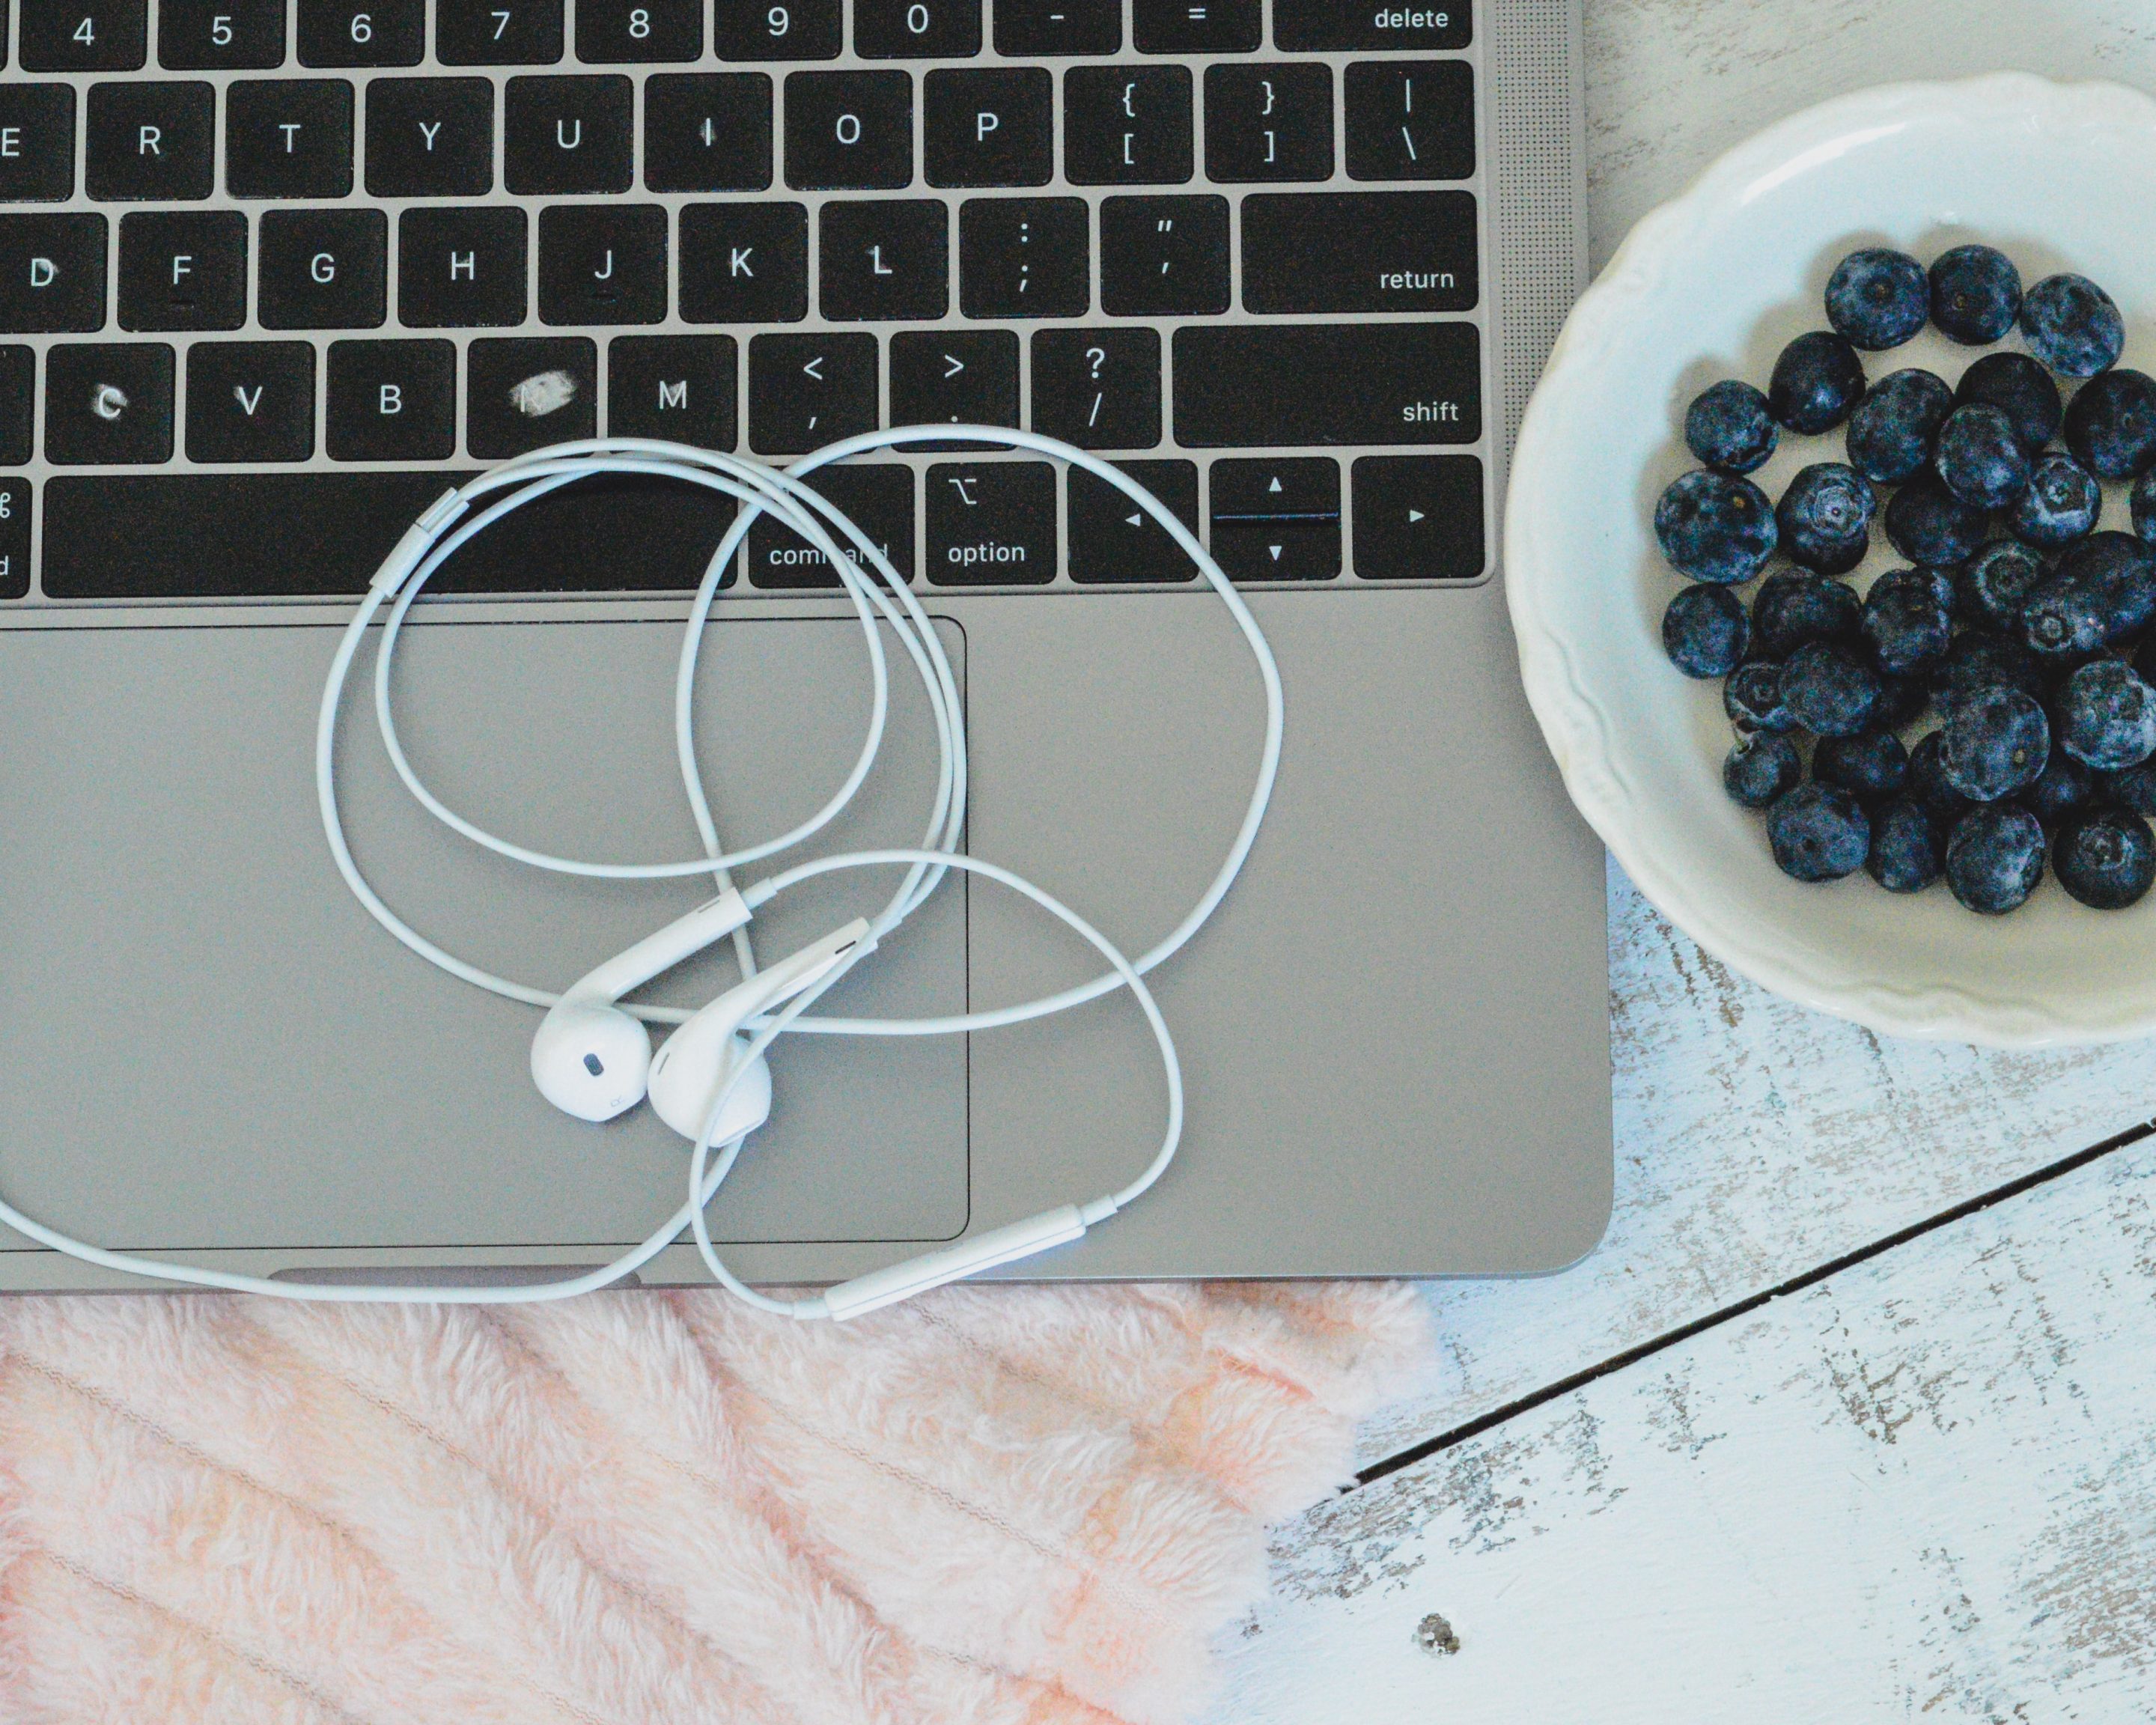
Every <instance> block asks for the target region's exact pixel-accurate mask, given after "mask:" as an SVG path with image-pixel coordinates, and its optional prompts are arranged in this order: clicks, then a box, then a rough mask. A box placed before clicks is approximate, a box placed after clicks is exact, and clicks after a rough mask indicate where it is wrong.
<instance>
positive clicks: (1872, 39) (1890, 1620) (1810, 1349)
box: [1210, 0, 2156, 1725]
mask: <svg viewBox="0 0 2156 1725" xmlns="http://www.w3.org/2000/svg"><path fill="white" fill-rule="evenodd" d="M1486 3H1498V4H1501V3H1502V0H1486ZM1587 48H1588V82H1589V94H1588V126H1589V156H1590V173H1591V193H1590V195H1591V202H1592V211H1593V220H1594V253H1595V257H1596V259H1597V261H1598V262H1599V260H1601V259H1606V258H1607V257H1608V256H1609V253H1610V251H1611V250H1612V249H1614V246H1615V244H1616V243H1617V241H1618V240H1619V239H1620V238H1621V237H1622V236H1623V234H1624V233H1625V230H1626V229H1627V228H1629V227H1630V225H1631V223H1633V222H1634V221H1635V220H1636V219H1637V218H1639V217H1640V215H1641V214H1643V213H1645V211H1647V210H1648V209H1650V208H1652V207H1653V206H1654V205H1655V204H1656V203H1660V202H1661V200H1662V199H1664V198H1667V197H1669V196H1671V194H1672V193H1675V192H1676V191H1677V190H1679V189H1680V188H1681V187H1682V186H1683V185H1684V184H1685V183H1686V182H1687V181H1688V180H1689V179H1690V178H1691V176H1692V175H1693V174H1694V173H1696V172H1697V171H1698V169H1699V168H1700V167H1702V166H1703V165H1704V164H1705V163H1706V162H1707V161H1708V160H1709V159H1711V158H1712V157H1713V156H1714V155H1715V154H1716V153H1717V152H1718V151H1720V150H1722V148H1724V147H1725V146H1727V145H1729V144H1731V143H1732V142H1734V141H1737V140H1738V138H1740V137H1742V136H1744V135H1746V134H1747V133H1748V132H1750V131H1753V130H1755V129H1756V128H1758V126H1762V125H1764V124H1765V123H1767V122H1768V121H1771V120H1774V119H1775V118H1777V117H1779V116H1781V115H1783V114H1785V113H1788V112H1790V111H1792V110H1795V109H1797V108H1800V107H1804V106H1806V105H1809V104H1810V103H1812V102H1814V101H1816V100H1820V99H1822V98H1824V97H1825V96H1828V95H1834V94H1836V93H1838V92H1840V91H1842V90H1851V89H1855V88H1858V87H1860V86H1861V85H1866V84H1872V83H1878V82H1882V81H1886V80H1893V79H1898V78H1917V77H1950V76H1957V75H1960V74H1967V73H1973V72H1978V71H1984V70H1989V69H1996V68H1999V67H2014V68H2019V69H2025V70H2031V71H2039V72H2044V73H2047V74H2051V75H2055V76H2060V77H2107V78H2113V79H2117V80H2122V81H2124V82H2128V83H2133V84H2137V85H2141V86H2143V87H2144V88H2148V89H2151V90H2156V3H2152V0H2042V3H2037V4H2030V3H2028V0H1806V3H1804V4H1802V5H1798V4H1792V3H1789V0H1587ZM2150 218H2151V213H2150V212H2147V211H2138V212H2126V211H2122V212H2121V219H2122V220H2133V221H2138V222H2141V223H2147V222H2148V220H2149V219H2150ZM1609 911H1610V929H1609V942H1610V988H1611V993H1612V1004H1613V1008H1614V1030H1613V1037H1614V1055H1615V1066H1616V1078H1615V1084H1616V1117H1617V1203H1616V1214H1615V1217H1614V1220H1613V1221H1612V1223H1611V1225H1610V1230H1609V1235H1608V1238H1607V1239H1606V1240H1604V1242H1603V1244H1602V1245H1601V1247H1600V1248H1599V1250H1597V1251H1595V1252H1594V1254H1593V1255H1591V1256H1590V1257H1589V1259H1588V1260H1586V1262H1584V1264H1582V1265H1581V1266H1578V1268H1577V1269H1575V1270H1573V1271H1570V1272H1569V1273H1568V1274H1566V1275H1564V1276H1558V1277H1553V1278H1550V1279H1548V1280H1543V1281H1523V1282H1499V1283H1491V1282H1484V1283H1463V1284H1439V1285H1435V1286H1433V1287H1432V1288H1431V1289H1430V1292H1429V1296H1428V1297H1429V1301H1430V1310H1431V1313H1432V1316H1433V1318H1434V1320H1435V1325H1436V1329H1437V1333H1438V1336H1439V1338H1440V1352H1441V1355H1442V1358H1441V1363H1440V1368H1438V1369H1437V1370H1436V1371H1435V1373H1433V1375H1432V1377H1431V1379H1430V1381H1429V1382H1427V1383H1424V1384H1419V1385H1416V1386H1414V1387H1413V1388H1412V1390H1411V1392H1410V1393H1409V1394H1405V1395H1404V1397H1403V1399H1401V1400H1399V1402H1397V1403H1395V1404H1393V1405H1392V1406H1390V1407H1389V1408H1388V1409H1385V1410H1384V1411H1383V1413H1382V1414H1380V1415H1379V1416H1378V1418H1377V1419H1376V1420H1373V1422H1372V1423H1371V1425H1370V1426H1369V1427H1368V1430H1366V1432H1365V1434H1364V1438H1363V1458H1362V1459H1363V1465H1364V1466H1365V1467H1366V1468H1367V1469H1369V1470H1372V1471H1380V1470H1388V1471H1382V1472H1380V1473H1379V1474H1378V1476H1377V1477H1374V1478H1373V1479H1371V1480H1370V1481H1369V1482H1368V1483H1366V1484H1363V1485H1362V1486H1358V1488H1357V1489H1355V1490H1353V1491H1348V1492H1346V1493H1344V1494H1343V1495H1342V1496H1341V1497H1337V1498H1335V1499H1333V1500H1332V1501H1329V1502H1327V1503H1324V1504H1322V1505H1321V1506H1319V1507H1317V1508H1316V1509H1314V1510H1312V1512H1309V1513H1308V1514H1306V1516H1304V1517H1302V1518H1301V1520H1300V1521H1298V1522H1295V1523H1293V1524H1291V1525H1290V1526H1289V1527H1285V1528H1283V1529H1281V1531H1280V1532H1279V1534H1278V1536H1277V1538H1276V1542H1275V1545H1274V1553H1273V1557H1274V1562H1273V1592H1272V1597H1271V1599H1270V1601H1269V1602H1268V1603H1267V1604H1265V1605H1264V1606H1263V1607H1261V1608H1260V1609H1259V1610H1258V1611H1256V1612H1255V1614H1253V1615H1252V1616H1251V1617H1250V1619H1249V1620H1247V1621H1246V1622H1245V1623H1244V1624H1242V1625H1240V1626H1239V1628H1238V1629H1237V1630H1234V1631H1231V1632H1230V1633H1229V1635H1226V1636H1225V1637H1224V1638H1223V1640H1222V1644H1221V1650H1220V1651H1221V1653H1222V1656H1223V1658H1224V1661H1225V1663H1226V1667H1227V1682H1226V1689H1225V1692H1224V1694H1223V1696H1222V1697H1221V1699H1220V1701H1219V1704H1218V1705H1217V1707H1215V1708H1214V1710H1213V1712H1212V1713H1211V1715H1210V1725H1231V1722H1232V1725H1291V1722H1292V1725H1332V1722H1342V1725H1391V1722H1395V1721H1397V1722H1403V1725H1404V1722H1414V1725H1430V1722H1435V1721H1440V1720H1445V1721H1452V1720H1460V1721H1473V1722H1478V1725H1480V1722H1503V1725H1509V1722H1513V1721H1518V1722H1522V1725H1561V1722H1565V1721H1572V1720H1581V1721H1593V1722H1595V1725H1625V1722H1630V1721H1640V1722H1646V1721H1653V1722H1655V1725H1691V1722H1695V1721H1697V1722H1707V1721H1724V1720H1746V1721H1758V1722H1762V1725H1770V1722H1772V1725H1778V1722H1782V1721H1811V1720H1821V1721H1835V1722H1837V1725H1840V1722H1850V1721H1860V1720H1874V1719H1879V1720H1885V1719H1894V1720H1905V1719H1906V1720H1916V1719H1919V1718H1922V1719H1925V1720H1929V1721H1945V1720H1985V1721H1993V1720H1998V1721H2006V1720H2014V1721H2021V1720H2027V1721H2042V1720H2054V1719H2056V1720H2080V1721H2106V1722H2108V1721H2112V1720H2118V1721H2128V1720H2134V1721H2139V1720H2147V1719H2149V1718H2152V1717H2156V1119H2152V1116H2156V1045H2151V1044H2147V1043H2140V1044H2128V1045H2119V1046H2116V1047H2112V1048H2109V1049H2102V1050H2087V1051H2080V1052H2062V1053H2056V1054H2050V1055H1996V1054H1986V1053H1983V1052H1979V1051H1978V1050H1973V1049H1968V1048H1953V1047H1942V1046H1936V1045H1928V1044H1917V1043H1896V1042H1889V1041H1883V1040H1881V1039H1879V1038H1877V1037H1875V1036H1873V1035H1871V1034H1869V1033H1868V1032H1866V1031H1862V1030H1859V1029H1855V1028H1853V1027H1851V1026H1849V1025H1846V1024H1840V1023H1837V1022H1835V1021H1833V1020H1830V1019H1823V1018H1820V1017H1817V1016H1815V1015H1814V1014H1809V1013H1805V1012H1802V1011H1799V1010H1798V1009H1795V1008H1794V1007H1791V1006H1789V1005H1786V1004H1783V1003H1782V1002H1780V1001H1778V1000H1775V999H1773V998H1771V997H1769V996H1768V995H1766V994H1764V993H1762V992H1760V991H1759V990H1758V989H1756V988H1752V987H1750V986H1748V984H1746V983H1743V982H1742V981H1740V980H1738V979H1737V978H1734V977H1732V975H1730V974H1729V973H1727V971H1726V970H1724V969H1723V968H1722V967H1721V966H1719V965H1717V964H1716V963H1714V962H1713V961H1712V960H1711V959H1708V958H1707V957H1705V956H1704V955H1702V953H1701V952H1699V950H1698V949H1697V947H1694V946H1693V945H1692V944H1691V942H1689V941H1687V940H1686V939H1685V938H1684V937H1682V936H1681V935H1679V934H1677V933H1676V932H1674V931H1673V930H1671V928H1670V927H1668V925H1667V924H1666V923H1665V922H1662V920H1661V918H1660V917H1659V916H1656V915H1655V913H1654V912H1653V911H1650V909H1649V908H1648V907H1647V906H1645V904H1644V903H1643V902H1642V901H1641V900H1640V897H1639V896H1638V895H1637V894H1636V893H1635V891H1633V890H1632V888H1631V886H1630V884H1629V883H1628V882H1627V881H1625V880H1624V879H1623V878H1622V876H1621V875H1617V874H1616V873H1615V872H1614V870H1613V872H1612V875H1611V879H1610V883H1609Z"/></svg>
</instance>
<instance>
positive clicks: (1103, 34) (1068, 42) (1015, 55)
mask: <svg viewBox="0 0 2156 1725" xmlns="http://www.w3.org/2000/svg"><path fill="white" fill-rule="evenodd" d="M995 25H996V52H997V53H998V54H1003V55H1004V56H1005V57H1007V58H1009V59H1045V58H1047V57H1049V56H1051V55H1055V54H1119V53H1121V52H1122V46H1123V3H1122V0H996V3H995Z"/></svg>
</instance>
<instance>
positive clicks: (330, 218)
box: [254, 209, 389, 330]
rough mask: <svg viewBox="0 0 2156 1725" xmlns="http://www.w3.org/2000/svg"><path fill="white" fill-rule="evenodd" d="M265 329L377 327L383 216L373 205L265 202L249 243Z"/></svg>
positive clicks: (383, 284) (383, 266) (383, 289)
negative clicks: (254, 239)
mask: <svg viewBox="0 0 2156 1725" xmlns="http://www.w3.org/2000/svg"><path fill="white" fill-rule="evenodd" d="M256 251H257V257H256V261H255V275H256V285H255V290H254V316H255V321H257V322H259V324H260V325H261V326H263V328H264V329H266V330H372V329H379V328H380V327H381V326H382V321H383V320H384V319H385V318H386V317H387V316H388V305H389V300H388V293H389V218H388V216H387V215H385V214H384V213H382V211H380V210H378V209H272V210H264V212H263V213H262V226H261V232H260V234H259V239H258V241H257V245H256Z"/></svg>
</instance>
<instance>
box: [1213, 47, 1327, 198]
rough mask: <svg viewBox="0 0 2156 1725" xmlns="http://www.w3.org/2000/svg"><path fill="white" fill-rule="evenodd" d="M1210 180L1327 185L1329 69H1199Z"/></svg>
mask: <svg viewBox="0 0 2156 1725" xmlns="http://www.w3.org/2000/svg"><path fill="white" fill-rule="evenodd" d="M1205 173H1206V177H1208V178H1209V179H1214V180H1225V181H1237V180H1329V179H1331V178H1332V67H1330V66H1327V65H1310V64H1302V65H1277V64H1274V65H1265V64H1258V65H1252V64H1242V65H1217V66H1208V67H1207V68H1206V69H1205Z"/></svg>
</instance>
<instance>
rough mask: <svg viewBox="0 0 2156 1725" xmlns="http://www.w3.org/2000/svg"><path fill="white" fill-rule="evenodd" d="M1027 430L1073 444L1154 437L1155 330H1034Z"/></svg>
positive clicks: (1139, 442)
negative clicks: (1031, 403)
mask: <svg viewBox="0 0 2156 1725" xmlns="http://www.w3.org/2000/svg"><path fill="white" fill-rule="evenodd" d="M1031 423H1032V426H1033V429H1034V430H1035V431H1038V432H1040V433H1043V434H1045V435H1046V436H1049V437H1055V438H1060V439H1063V441H1064V442H1065V443H1066V444H1077V445H1078V447H1079V448H1080V449H1151V448H1152V446H1153V445H1154V444H1158V442H1159V441H1160V331H1158V330H1152V329H1146V328H1143V327H1142V326H1141V327H1137V328H1124V329H1102V330H1071V329H1061V330H1038V331H1034V337H1033V419H1032V422H1031Z"/></svg>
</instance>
